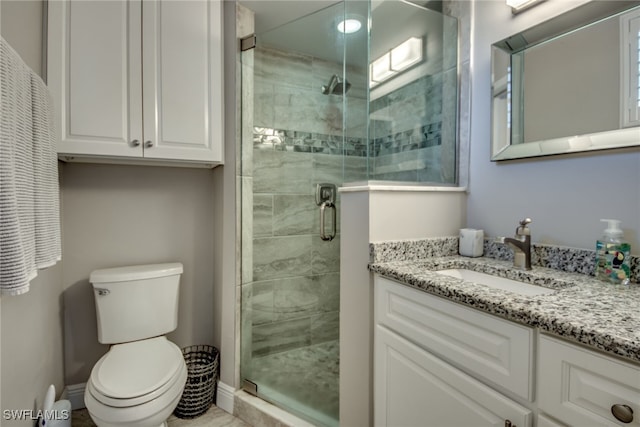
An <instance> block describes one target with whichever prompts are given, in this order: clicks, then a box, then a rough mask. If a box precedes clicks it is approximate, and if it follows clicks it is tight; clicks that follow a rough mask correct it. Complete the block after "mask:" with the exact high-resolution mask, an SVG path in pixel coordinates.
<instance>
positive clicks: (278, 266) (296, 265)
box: [253, 235, 312, 281]
mask: <svg viewBox="0 0 640 427" xmlns="http://www.w3.org/2000/svg"><path fill="white" fill-rule="evenodd" d="M311 242H312V239H311V236H309V235H305V236H286V237H265V238H259V239H254V240H253V279H254V280H255V281H259V280H267V279H276V278H284V277H292V276H307V275H310V274H311Z"/></svg>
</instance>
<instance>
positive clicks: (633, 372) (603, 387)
mask: <svg viewBox="0 0 640 427" xmlns="http://www.w3.org/2000/svg"><path fill="white" fill-rule="evenodd" d="M538 376H539V378H538V384H539V393H538V394H539V398H538V400H539V402H538V405H539V408H540V410H542V411H544V412H545V413H547V414H550V415H551V416H553V417H554V418H556V419H558V420H559V421H561V422H563V423H566V424H567V425H571V426H620V425H627V426H640V366H637V365H633V364H631V363H626V362H623V361H620V360H617V359H615V358H612V357H608V356H606V355H603V354H600V353H598V352H595V351H590V350H587V349H584V348H582V347H580V346H577V345H573V344H570V343H567V342H564V341H561V340H558V339H554V338H551V337H548V336H541V337H540V346H539V374H538ZM613 412H616V413H617V414H618V417H619V418H620V419H616V417H615V415H614V414H613Z"/></svg>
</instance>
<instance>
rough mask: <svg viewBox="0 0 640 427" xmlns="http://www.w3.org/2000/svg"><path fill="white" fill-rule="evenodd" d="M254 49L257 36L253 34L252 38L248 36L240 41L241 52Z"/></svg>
mask: <svg viewBox="0 0 640 427" xmlns="http://www.w3.org/2000/svg"><path fill="white" fill-rule="evenodd" d="M254 47H256V35H255V34H251V35H250V36H247V37H245V38H242V39H240V50H241V51H243V52H244V51H245V50H249V49H253V48H254Z"/></svg>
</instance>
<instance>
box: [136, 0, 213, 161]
mask: <svg viewBox="0 0 640 427" xmlns="http://www.w3.org/2000/svg"><path fill="white" fill-rule="evenodd" d="M142 13H143V57H144V60H143V82H144V83H143V84H144V97H143V104H144V110H143V111H144V139H145V152H144V156H145V157H147V158H159V159H182V160H195V161H221V160H222V158H221V150H220V148H221V132H222V123H221V120H220V118H221V114H220V112H221V102H222V96H223V93H222V86H221V84H220V81H221V80H220V71H221V69H222V44H221V43H220V42H221V26H222V21H221V2H220V1H216V0H213V1H202V0H180V1H170V0H163V1H158V2H143V12H142ZM146 141H149V142H148V145H147V143H146Z"/></svg>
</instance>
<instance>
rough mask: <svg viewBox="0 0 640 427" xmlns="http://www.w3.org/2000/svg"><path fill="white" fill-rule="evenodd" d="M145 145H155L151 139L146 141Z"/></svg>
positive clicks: (148, 146) (149, 146)
mask: <svg viewBox="0 0 640 427" xmlns="http://www.w3.org/2000/svg"><path fill="white" fill-rule="evenodd" d="M144 146H145V147H147V148H151V147H153V141H151V140H148V141H145V143H144Z"/></svg>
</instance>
